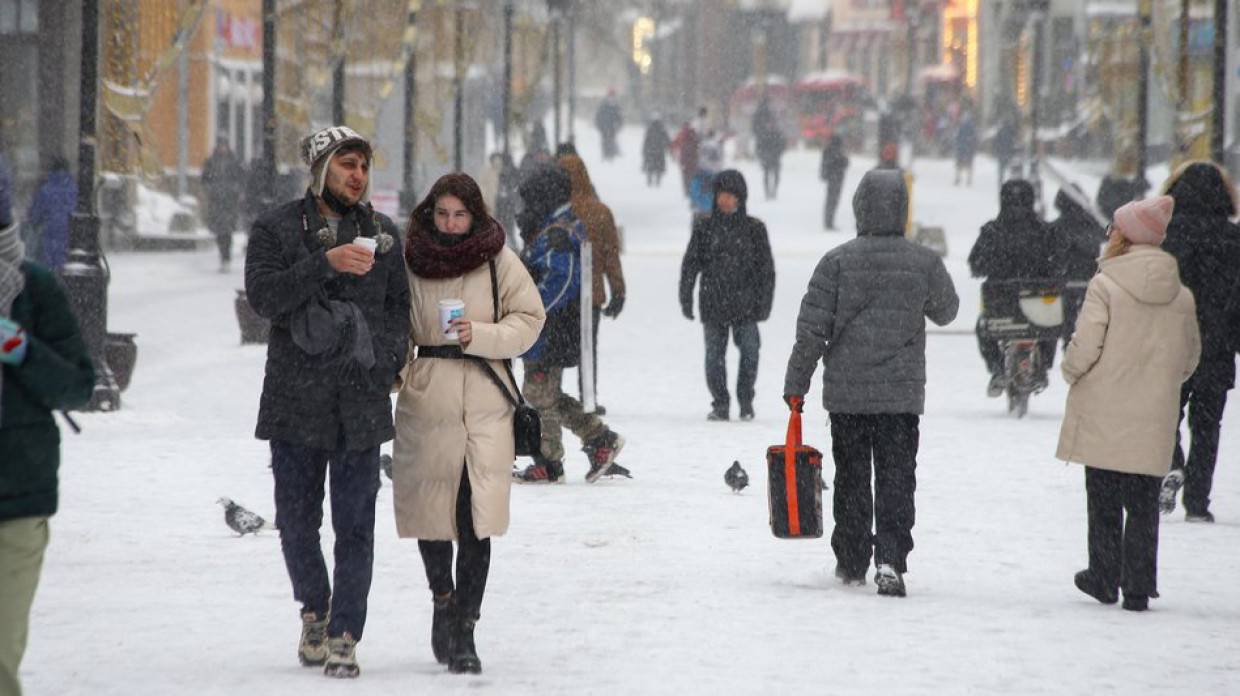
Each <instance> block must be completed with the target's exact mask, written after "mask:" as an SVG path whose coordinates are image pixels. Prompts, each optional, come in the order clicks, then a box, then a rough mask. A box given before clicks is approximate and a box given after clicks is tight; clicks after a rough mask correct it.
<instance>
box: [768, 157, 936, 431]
mask: <svg viewBox="0 0 1240 696" xmlns="http://www.w3.org/2000/svg"><path fill="white" fill-rule="evenodd" d="M853 210H854V212H855V214H856V218H857V227H858V233H857V235H858V236H857V238H856V239H854V240H852V241H849V242H847V243H845V244H841V245H840V246H838V247H836V248H834V249H832V250H831V251H829V252H827V254H826V256H824V257H823V258H822V260H821V261H819V262H818V267H817V268H816V269H815V270H814V275H813V277H812V278H811V279H810V282H809V289H808V290H807V291H806V293H805V297H804V299H802V300H801V311H800V314H799V315H798V316H797V335H796V345H795V346H794V347H793V349H792V356H791V357H790V358H789V359H788V369H787V372H786V373H785V377H784V394H786V395H800V396H803V395H804V394H805V393H806V392H808V391H809V383H810V378H811V377H813V375H814V370H815V369H816V368H817V363H818V361H819V359H821V360H822V363H823V390H822V402H823V406H824V407H825V408H826V409H827V410H828V411H830V412H832V413H916V414H920V413H922V412H923V410H924V408H925V396H926V323H925V320H926V318H929V319H930V321H933V322H934V323H936V324H938V325H940V326H942V325H944V324H947V323H949V322H950V321H952V320H953V319H954V318H955V317H956V310H957V309H958V308H959V305H960V299H959V298H958V297H957V296H956V288H955V286H954V285H953V283H952V279H951V276H949V275H948V274H947V269H946V268H945V267H944V266H943V261H942V260H941V259H940V258H939V257H938V256H936V255H935V254H934V252H932V251H930V250H929V249H926V248H924V247H922V246H920V245H918V244H915V243H913V242H910V241H908V240H906V239H905V238H904V236H903V228H904V222H905V218H906V216H907V210H908V196H907V194H906V193H905V188H904V180H903V178H902V177H901V176H900V173H899V172H898V171H894V170H887V171H881V170H874V171H871V172H869V173H867V174H866V175H865V177H864V178H863V179H862V181H861V183H860V184H859V185H858V187H857V193H856V195H855V196H854V197H853Z"/></svg>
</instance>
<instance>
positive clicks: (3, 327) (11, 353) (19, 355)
mask: <svg viewBox="0 0 1240 696" xmlns="http://www.w3.org/2000/svg"><path fill="white" fill-rule="evenodd" d="M27 344H28V341H27V340H26V330H25V329H23V328H22V327H21V324H18V323H17V322H15V321H13V320H12V319H9V318H7V317H0V363H4V364H5V365H20V364H22V361H23V360H25V359H26V346H27Z"/></svg>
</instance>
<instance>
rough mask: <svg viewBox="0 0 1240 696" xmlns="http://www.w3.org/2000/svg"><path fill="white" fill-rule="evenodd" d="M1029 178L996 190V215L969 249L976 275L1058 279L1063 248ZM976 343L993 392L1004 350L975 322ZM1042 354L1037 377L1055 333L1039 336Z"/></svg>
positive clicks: (1001, 379) (998, 385)
mask: <svg viewBox="0 0 1240 696" xmlns="http://www.w3.org/2000/svg"><path fill="white" fill-rule="evenodd" d="M1033 202H1034V191H1033V184H1031V183H1029V182H1028V181H1025V180H1024V179H1012V180H1011V181H1005V182H1004V183H1003V187H1002V188H1001V189H1000V191H999V216H998V217H997V218H995V219H994V220H991V221H990V222H987V223H986V224H985V225H983V226H982V231H981V234H979V235H978V237H977V241H976V242H975V243H974V244H973V249H972V250H970V251H969V270H970V271H972V273H973V277H974V278H985V279H987V280H1017V279H1052V278H1053V279H1060V278H1062V276H1063V272H1062V260H1061V259H1062V254H1061V253H1060V250H1059V248H1058V244H1057V243H1056V239H1055V237H1053V236H1052V235H1051V232H1050V229H1049V228H1048V227H1047V225H1046V223H1044V222H1042V219H1041V218H1039V217H1038V213H1037V211H1036V210H1034V207H1033ZM977 344H978V349H979V350H980V351H981V353H982V359H984V360H985V361H986V369H988V370H989V371H990V374H991V378H990V384H989V385H988V386H987V388H986V393H987V394H988V395H989V396H991V397H997V396H999V395H1000V394H1002V393H1003V391H1004V389H1005V388H1006V387H1007V381H1006V377H1005V376H1004V374H1003V350H1002V348H1001V347H1000V345H999V342H998V341H996V340H994V339H990V338H987V337H985V336H983V334H982V323H981V317H978V323H977ZM1038 346H1039V349H1040V351H1041V354H1042V365H1041V368H1040V369H1041V373H1040V374H1039V375H1038V378H1039V380H1041V381H1042V382H1043V384H1044V383H1045V381H1046V372H1047V370H1049V369H1050V367H1051V365H1052V364H1053V363H1054V361H1055V339H1050V340H1047V341H1040V342H1039V344H1038Z"/></svg>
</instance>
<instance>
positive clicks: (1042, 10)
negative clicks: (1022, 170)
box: [1029, 0, 1050, 186]
mask: <svg viewBox="0 0 1240 696" xmlns="http://www.w3.org/2000/svg"><path fill="white" fill-rule="evenodd" d="M1030 6H1031V8H1032V10H1033V13H1032V15H1031V19H1032V20H1033V56H1032V61H1033V86H1032V88H1031V89H1030V92H1031V94H1030V96H1029V178H1030V180H1031V181H1033V182H1034V186H1038V185H1039V184H1038V160H1039V158H1040V157H1041V155H1042V153H1041V151H1040V149H1039V146H1040V143H1039V141H1038V127H1039V125H1040V121H1041V103H1042V73H1043V70H1042V62H1043V60H1042V51H1043V47H1042V44H1043V32H1044V30H1045V28H1046V14H1047V12H1048V11H1049V10H1050V0H1033V2H1031V3H1030Z"/></svg>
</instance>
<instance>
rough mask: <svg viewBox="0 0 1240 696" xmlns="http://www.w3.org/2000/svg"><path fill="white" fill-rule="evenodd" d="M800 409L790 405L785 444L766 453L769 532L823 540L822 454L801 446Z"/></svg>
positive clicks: (784, 535) (796, 403) (795, 403)
mask: <svg viewBox="0 0 1240 696" xmlns="http://www.w3.org/2000/svg"><path fill="white" fill-rule="evenodd" d="M799 406H800V402H799V401H794V402H793V408H792V415H790V416H789V417H788V434H787V437H786V439H785V441H784V444H782V445H773V446H771V447H768V448H767V450H766V467H767V500H768V501H769V503H770V508H771V531H772V532H773V533H774V534H775V536H777V537H779V538H780V539H817V538H818V537H821V536H822V483H821V482H822V453H821V452H819V451H818V450H816V449H814V448H813V447H809V446H808V445H803V444H801V412H800V410H799V408H798V407H799Z"/></svg>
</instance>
